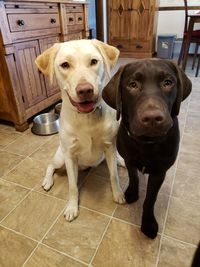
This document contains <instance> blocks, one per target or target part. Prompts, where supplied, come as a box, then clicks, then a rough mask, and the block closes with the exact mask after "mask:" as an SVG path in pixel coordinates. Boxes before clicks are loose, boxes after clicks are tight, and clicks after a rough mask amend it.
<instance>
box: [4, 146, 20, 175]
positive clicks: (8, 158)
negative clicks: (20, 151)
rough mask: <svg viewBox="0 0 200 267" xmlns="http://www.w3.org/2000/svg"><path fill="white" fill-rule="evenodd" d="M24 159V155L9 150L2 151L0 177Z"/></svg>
mask: <svg viewBox="0 0 200 267" xmlns="http://www.w3.org/2000/svg"><path fill="white" fill-rule="evenodd" d="M23 159H24V157H23V156H19V155H15V154H13V153H9V152H7V151H0V166H1V167H0V177H1V176H3V175H5V174H6V173H8V171H10V170H11V169H12V168H14V167H15V166H16V165H17V164H18V163H19V162H20V161H22V160H23Z"/></svg>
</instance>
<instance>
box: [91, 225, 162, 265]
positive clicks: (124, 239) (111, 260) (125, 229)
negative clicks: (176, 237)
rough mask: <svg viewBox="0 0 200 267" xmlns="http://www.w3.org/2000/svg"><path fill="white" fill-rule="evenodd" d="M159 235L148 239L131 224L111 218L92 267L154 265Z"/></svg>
mask: <svg viewBox="0 0 200 267" xmlns="http://www.w3.org/2000/svg"><path fill="white" fill-rule="evenodd" d="M159 241H160V237H159V236H158V237H157V238H156V239H155V240H150V239H149V238H147V237H145V236H144V235H143V234H142V233H141V232H140V230H139V229H138V228H137V227H135V226H132V225H129V224H126V223H123V222H119V221H116V220H113V221H112V222H111V224H110V226H109V228H108V230H107V232H106V234H105V236H104V238H103V241H102V243H101V245H100V247H99V249H98V251H97V254H96V256H95V258H94V260H93V263H92V266H93V267H102V266H103V267H122V266H126V267H144V266H145V267H155V263H156V257H157V253H158V247H159Z"/></svg>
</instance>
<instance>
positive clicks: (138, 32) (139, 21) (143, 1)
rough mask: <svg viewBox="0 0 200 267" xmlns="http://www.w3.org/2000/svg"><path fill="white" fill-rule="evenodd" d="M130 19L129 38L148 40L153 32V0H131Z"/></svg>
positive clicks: (132, 39)
mask: <svg viewBox="0 0 200 267" xmlns="http://www.w3.org/2000/svg"><path fill="white" fill-rule="evenodd" d="M131 9H132V11H131V19H130V25H131V27H130V28H131V30H130V40H131V41H149V40H150V39H151V37H152V34H153V17H154V10H155V0H136V1H133V4H132V8H131Z"/></svg>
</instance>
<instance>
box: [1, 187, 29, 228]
mask: <svg viewBox="0 0 200 267" xmlns="http://www.w3.org/2000/svg"><path fill="white" fill-rule="evenodd" d="M31 192H32V190H30V191H29V192H28V193H27V194H26V195H25V197H24V198H23V199H22V200H21V201H20V202H18V204H17V205H16V206H15V207H14V208H13V209H11V211H10V212H9V213H8V214H7V215H6V216H5V217H3V219H1V220H0V224H1V223H2V222H3V221H5V220H6V218H7V217H8V216H9V215H10V214H11V213H12V212H13V211H14V210H15V209H16V208H17V207H18V206H19V205H20V204H21V203H22V202H23V201H24V200H25V199H26V198H27V197H28V196H29V195H30V194H31Z"/></svg>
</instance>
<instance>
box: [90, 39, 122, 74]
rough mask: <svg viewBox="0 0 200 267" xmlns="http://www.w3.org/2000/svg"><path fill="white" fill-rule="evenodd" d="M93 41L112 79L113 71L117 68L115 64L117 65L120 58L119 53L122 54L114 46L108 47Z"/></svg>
mask: <svg viewBox="0 0 200 267" xmlns="http://www.w3.org/2000/svg"><path fill="white" fill-rule="evenodd" d="M91 41H92V43H93V44H94V45H95V46H96V48H97V49H98V50H99V52H100V53H101V55H102V57H103V60H104V62H105V65H106V70H107V73H108V76H109V78H110V77H111V74H110V72H111V69H112V68H113V67H114V66H115V64H116V63H117V60H118V57H119V53H120V52H119V50H118V49H117V48H115V47H114V46H111V45H108V44H106V43H103V42H101V41H98V40H96V39H93V40H91Z"/></svg>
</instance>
